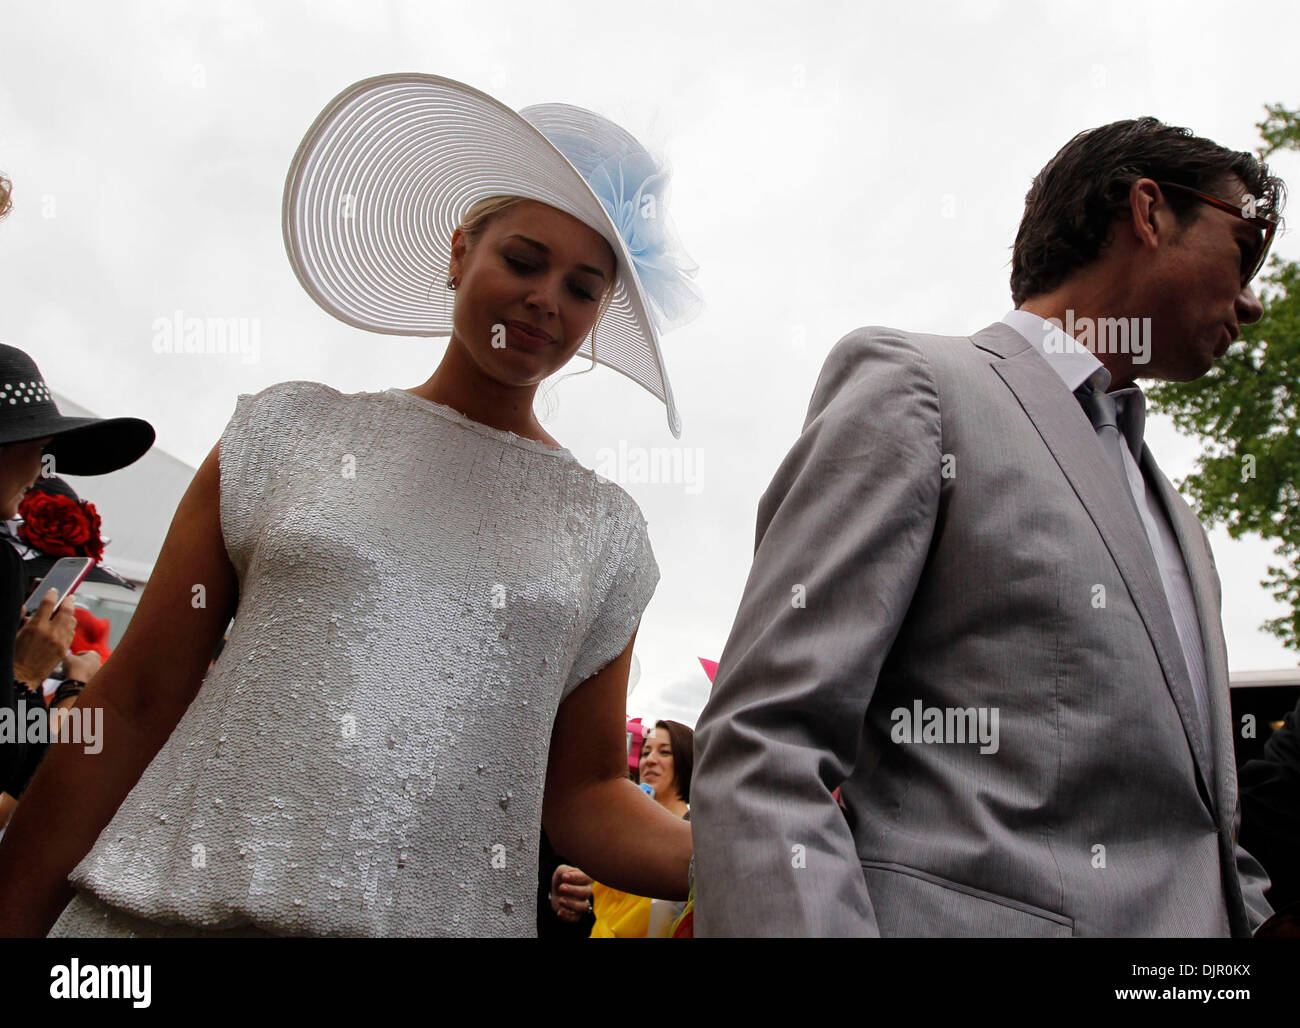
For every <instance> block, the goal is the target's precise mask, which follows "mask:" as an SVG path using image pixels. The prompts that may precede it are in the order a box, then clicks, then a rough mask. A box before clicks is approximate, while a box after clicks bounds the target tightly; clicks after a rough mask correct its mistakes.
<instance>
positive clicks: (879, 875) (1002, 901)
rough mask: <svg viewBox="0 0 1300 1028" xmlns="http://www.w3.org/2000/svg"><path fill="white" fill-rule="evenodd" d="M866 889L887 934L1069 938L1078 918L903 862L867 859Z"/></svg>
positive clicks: (881, 928)
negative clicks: (987, 890)
mask: <svg viewBox="0 0 1300 1028" xmlns="http://www.w3.org/2000/svg"><path fill="white" fill-rule="evenodd" d="M862 874H863V876H864V877H865V878H866V881H867V893H868V894H869V895H870V897H871V905H872V907H873V908H874V909H875V912H876V924H877V925H878V926H879V927H880V934H881V935H882V936H884V937H890V936H901V937H917V936H924V937H945V936H946V937H952V936H958V937H962V936H968V937H969V936H973V937H988V936H1016V937H1021V938H1034V939H1050V938H1066V937H1068V936H1070V935H1072V934H1073V933H1074V922H1073V921H1072V920H1071V919H1070V918H1068V917H1065V916H1064V915H1063V914H1058V913H1056V912H1054V911H1051V910H1046V909H1044V908H1042V907H1035V906H1031V905H1030V904H1028V903H1021V902H1020V901H1019V900H1013V899H1008V898H1007V897H1005V896H998V895H996V894H995V893H991V892H984V891H983V890H982V889H976V888H972V887H971V886H969V885H959V884H958V883H956V882H952V881H949V880H948V879H946V878H940V877H939V876H938V875H933V874H930V873H929V872H928V871H918V870H917V869H916V868H913V867H906V866H904V865H903V864H891V863H885V862H882V861H874V860H864V861H862Z"/></svg>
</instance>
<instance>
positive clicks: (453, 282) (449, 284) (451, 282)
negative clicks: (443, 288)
mask: <svg viewBox="0 0 1300 1028" xmlns="http://www.w3.org/2000/svg"><path fill="white" fill-rule="evenodd" d="M447 288H448V289H450V290H452V291H455V289H456V280H455V279H454V278H449V279H447Z"/></svg>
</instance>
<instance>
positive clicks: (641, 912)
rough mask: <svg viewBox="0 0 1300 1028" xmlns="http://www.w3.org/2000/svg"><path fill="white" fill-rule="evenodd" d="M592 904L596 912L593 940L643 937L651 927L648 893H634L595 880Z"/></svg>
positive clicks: (592, 931) (592, 889) (592, 933)
mask: <svg viewBox="0 0 1300 1028" xmlns="http://www.w3.org/2000/svg"><path fill="white" fill-rule="evenodd" d="M591 907H592V910H593V911H595V914H596V924H595V926H594V927H593V928H592V929H591V937H592V938H593V939H644V938H645V936H646V932H648V931H649V930H650V897H649V896H633V895H632V894H631V893H627V892H619V891H618V890H617V889H611V888H609V887H608V886H604V885H601V884H600V882H592V883H591Z"/></svg>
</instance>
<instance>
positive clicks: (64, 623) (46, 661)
mask: <svg viewBox="0 0 1300 1028" xmlns="http://www.w3.org/2000/svg"><path fill="white" fill-rule="evenodd" d="M58 596H59V593H58V590H57V589H54V588H50V589H46V590H45V593H44V595H43V596H42V597H41V601H40V606H38V607H37V608H36V613H34V614H33V615H32V616H31V617H29V618H28V619H27V620H26V621H25V622H24V623H23V626H22V628H20V629H18V635H17V636H15V638H14V677H15V678H16V679H18V680H19V681H20V682H25V683H26V684H27V685H28V686H30V687H31V688H33V689H39V688H40V687H41V683H43V682H44V681H45V679H47V678H49V677H50V675H51V674H53V673H54V669H55V668H56V667H58V666H59V664H60V662H62V660H63V658H64V657H66V656H67V654H68V647H69V646H71V645H72V637H73V636H74V635H75V634H76V631H77V619H76V617H75V616H74V615H73V613H72V611H73V606H72V604H71V603H65V604H63V605H62V606H61V607H59V609H58V610H57V611H56V610H55V604H56V603H57V601H58Z"/></svg>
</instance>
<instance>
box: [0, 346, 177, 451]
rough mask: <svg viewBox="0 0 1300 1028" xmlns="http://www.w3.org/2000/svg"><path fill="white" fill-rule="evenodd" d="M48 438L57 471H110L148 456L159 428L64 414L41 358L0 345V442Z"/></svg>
mask: <svg viewBox="0 0 1300 1028" xmlns="http://www.w3.org/2000/svg"><path fill="white" fill-rule="evenodd" d="M46 436H53V438H52V439H51V440H50V442H49V443H48V444H46V447H45V452H46V453H48V454H51V455H52V456H53V457H54V470H55V472H56V473H58V474H68V475H106V474H108V473H109V472H110V471H117V470H118V469H119V468H124V467H126V466H127V465H128V464H134V463H135V462H136V461H137V460H139V459H140V458H141V457H143V456H144V454H145V453H146V452H147V451H148V449H149V447H151V446H152V445H153V441H154V430H153V426H152V425H151V424H149V422H147V421H142V420H141V419H140V418H66V417H64V416H63V415H62V414H60V413H59V408H58V407H57V406H56V405H55V403H54V398H53V397H52V396H51V395H50V389H49V386H47V385H46V384H45V378H44V376H42V375H41V369H40V368H38V367H37V366H36V362H35V361H34V360H32V359H31V357H29V356H28V355H27V354H26V353H24V352H23V351H22V350H20V349H18V348H17V347H15V346H6V345H5V344H4V343H0V446H7V445H9V444H10V443H25V442H29V441H31V440H32V439H44V438H45V437H46Z"/></svg>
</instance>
